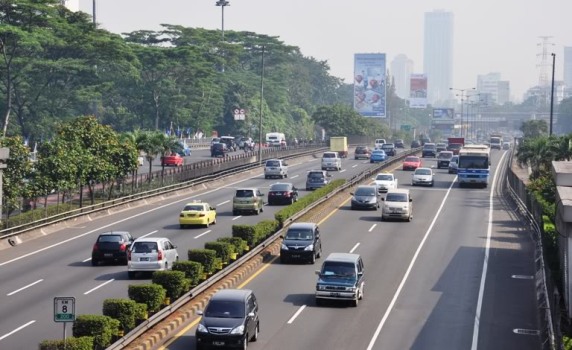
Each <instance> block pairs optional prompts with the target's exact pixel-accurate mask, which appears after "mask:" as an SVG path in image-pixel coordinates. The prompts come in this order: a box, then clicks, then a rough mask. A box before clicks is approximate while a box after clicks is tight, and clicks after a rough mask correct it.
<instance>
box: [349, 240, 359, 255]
mask: <svg viewBox="0 0 572 350" xmlns="http://www.w3.org/2000/svg"><path fill="white" fill-rule="evenodd" d="M357 247H359V242H357V243H356V245H354V247H353V248H352V249H351V250H350V254H351V253H353V252H354V251H355V250H356V249H357Z"/></svg>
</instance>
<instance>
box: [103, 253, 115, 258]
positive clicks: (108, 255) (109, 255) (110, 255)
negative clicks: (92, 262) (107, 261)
mask: <svg viewBox="0 0 572 350" xmlns="http://www.w3.org/2000/svg"><path fill="white" fill-rule="evenodd" d="M103 256H104V257H106V258H111V257H112V256H113V254H111V253H105V254H103Z"/></svg>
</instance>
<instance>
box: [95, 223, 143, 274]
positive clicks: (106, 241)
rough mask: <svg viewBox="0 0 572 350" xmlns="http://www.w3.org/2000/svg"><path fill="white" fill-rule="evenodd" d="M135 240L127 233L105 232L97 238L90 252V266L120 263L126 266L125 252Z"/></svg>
mask: <svg viewBox="0 0 572 350" xmlns="http://www.w3.org/2000/svg"><path fill="white" fill-rule="evenodd" d="M134 240H135V239H134V238H133V236H131V234H130V233H129V232H126V231H112V232H105V233H102V234H100V235H99V237H97V240H96V241H95V244H94V245H93V248H92V250H91V265H92V266H97V265H99V263H100V262H102V261H106V262H117V261H118V262H121V263H123V264H125V265H127V252H128V250H129V248H130V247H131V244H132V243H133V241H134Z"/></svg>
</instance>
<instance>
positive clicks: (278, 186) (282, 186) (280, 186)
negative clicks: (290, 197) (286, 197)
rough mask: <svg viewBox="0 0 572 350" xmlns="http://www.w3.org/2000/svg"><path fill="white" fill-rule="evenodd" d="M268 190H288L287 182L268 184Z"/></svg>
mask: <svg viewBox="0 0 572 350" xmlns="http://www.w3.org/2000/svg"><path fill="white" fill-rule="evenodd" d="M270 191H290V185H289V184H274V185H272V186H270Z"/></svg>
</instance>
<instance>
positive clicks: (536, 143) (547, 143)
mask: <svg viewBox="0 0 572 350" xmlns="http://www.w3.org/2000/svg"><path fill="white" fill-rule="evenodd" d="M559 151H560V139H559V138H558V137H556V136H538V137H535V138H526V139H525V140H524V143H523V144H522V145H520V146H519V148H518V151H517V153H516V157H517V162H518V165H520V166H523V165H526V166H529V167H530V168H531V170H532V173H531V175H530V177H531V178H532V179H536V178H538V177H540V176H541V175H542V173H543V172H546V171H550V167H551V166H552V161H553V160H556V159H557V157H559V156H560V154H561V153H560V152H559Z"/></svg>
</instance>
